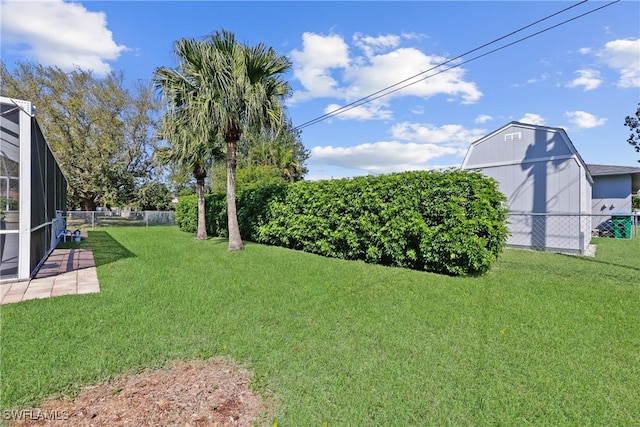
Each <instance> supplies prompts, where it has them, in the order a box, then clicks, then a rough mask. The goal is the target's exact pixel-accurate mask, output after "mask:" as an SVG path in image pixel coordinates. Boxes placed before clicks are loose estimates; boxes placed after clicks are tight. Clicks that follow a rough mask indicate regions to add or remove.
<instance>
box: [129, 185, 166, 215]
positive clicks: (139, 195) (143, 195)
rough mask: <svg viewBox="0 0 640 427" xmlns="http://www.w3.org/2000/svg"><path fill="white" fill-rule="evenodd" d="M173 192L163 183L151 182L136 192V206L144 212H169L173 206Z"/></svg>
mask: <svg viewBox="0 0 640 427" xmlns="http://www.w3.org/2000/svg"><path fill="white" fill-rule="evenodd" d="M171 199H172V196H171V191H169V188H167V186H166V185H165V184H163V183H161V182H158V181H149V182H147V183H145V184H143V185H141V186H140V187H138V188H137V190H136V206H137V207H138V208H140V209H142V210H144V211H151V210H158V211H163V210H167V209H169V208H170V206H171Z"/></svg>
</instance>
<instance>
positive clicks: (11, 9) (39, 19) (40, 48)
mask: <svg viewBox="0 0 640 427" xmlns="http://www.w3.org/2000/svg"><path fill="white" fill-rule="evenodd" d="M1 15H2V16H1V19H2V21H1V22H2V36H3V38H4V40H3V43H6V44H7V45H8V46H9V47H10V49H15V50H18V51H20V52H21V53H22V54H23V55H25V56H27V57H29V58H30V59H32V60H34V61H36V62H39V63H41V64H42V65H47V66H57V67H60V68H61V69H63V70H65V71H71V70H73V69H75V68H82V69H84V70H93V71H94V72H95V73H96V74H106V73H108V72H110V71H111V66H110V65H109V63H108V61H113V60H116V59H117V58H118V57H119V56H120V54H121V53H122V52H124V51H126V50H127V47H126V46H124V45H118V44H117V43H116V42H115V41H114V40H113V34H112V33H111V31H109V30H108V28H107V19H106V16H105V14H104V13H102V12H90V11H88V10H87V9H85V8H84V7H83V6H82V5H81V4H79V3H65V2H63V1H62V0H49V1H37V2H36V1H33V2H30V1H7V0H3V1H2V14H1Z"/></svg>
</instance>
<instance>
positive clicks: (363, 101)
mask: <svg viewBox="0 0 640 427" xmlns="http://www.w3.org/2000/svg"><path fill="white" fill-rule="evenodd" d="M587 1H588V0H583V1H581V2H579V3H576V4H574V5H572V6H569V7H567V8H564V9H562V10H560V11H558V12H555V13H553V14H551V15H548V16H546V17H544V18H542V19H539V20H537V21H535V22H532V23H530V24H528V25H526V26H524V27H521V28H519V29H517V30H515V31H512V32H511V33H509V34H506V35H504V36H501V37H499V38H497V39H494V40H492V41H490V42H488V43H485V44H483V45H482V46H479V47H477V48H474V49H472V50H469V51H467V52H465V53H463V54H460V55H458V56H456V57H454V58H451V59H449V60H447V61H444V62H442V63H440V64H438V65H435V66H433V67H431V68H429V69H428V70H425V71H422V72H420V73H418V74H415V75H413V76H411V77H408V78H406V79H404V80H401V81H399V82H397V83H395V84H393V85H391V86H387V87H386V88H384V89H380V90H378V91H376V92H374V93H372V94H370V95H367V96H365V97H363V98H360V99H358V100H356V101H353V102H351V103H349V104H346V105H344V106H342V107H340V108H337V109H335V110H333V111H330V112H328V113H325V114H323V115H321V116H318V117H316V118H315V119H312V120H309V121H307V122H304V123H302V124H301V125H299V126H296V129H299V130H300V129H303V128H305V127H308V126H311V125H313V124H316V123H318V122H321V121H323V120H326V119H328V118H330V117H333V116H336V115H338V114H342V113H344V112H346V111H349V110H351V109H353V108H356V107H359V106H361V105H363V104H366V103H369V102H371V101H374V100H376V99H379V98H382V97H384V96H387V95H390V94H392V93H394V92H397V91H399V90H401V89H404V88H406V87H408V86H411V85H414V84H416V83H419V82H421V81H424V80H427V79H429V78H431V77H434V76H437V75H438V74H442V73H444V72H446V71H449V70H451V69H453V68H457V67H460V66H462V65H464V64H467V63H469V62H471V61H475V60H476V59H479V58H482V57H484V56H487V55H490V54H492V53H495V52H497V51H500V50H502V49H506V48H507V47H510V46H513V45H514V44H517V43H520V42H523V41H525V40H527V39H530V38H532V37H535V36H537V35H540V34H542V33H544V32H547V31H550V30H552V29H554V28H557V27H560V26H561V25H565V24H567V23H569V22H571V21H575V20H576V19H579V18H582V17H584V16H586V15H589V14H591V13H594V12H596V11H598V10H600V9H604V8H605V7H608V6H611V5H613V4H615V3H618V2H619V1H620V0H614V1H612V2H610V3H607V4H605V5H603V6H600V7H598V8H595V9H592V10H590V11H588V12H585V13H582V14H580V15H577V16H574V17H572V18H570V19H567V20H565V21H562V22H560V23H558V24H555V25H552V26H550V27H547V28H544V29H542V30H540V31H538V32H535V33H533V34H530V35H528V36H526V37H522V38H520V39H518V40H516V41H513V42H511V43H507V44H506V45H503V46H500V47H498V48H495V49H493V50H491V51H489V52H485V53H483V54H481V55H478V56H475V57H473V58H471V59H468V60H466V61H463V62H461V63H458V64H456V65H452V66H451V67H448V68H445V69H444V70H440V71H438V72H436V73H433V74H430V75H428V76H426V77H423V78H421V79H419V80H415V81H413V82H411V83H407V84H405V85H402V84H403V83H406V82H409V81H411V80H414V79H415V78H417V77H419V76H422V75H424V74H426V73H428V72H430V71H433V70H435V69H437V68H439V67H442V66H444V65H447V64H449V63H451V62H453V61H455V60H457V59H460V58H462V57H464V56H467V55H469V54H470V53H473V52H476V51H478V50H480V49H483V48H485V47H487V46H490V45H492V44H494V43H496V42H498V41H500V40H503V39H505V38H507V37H510V36H512V35H514V34H517V33H519V32H521V31H523V30H526V29H527V28H530V27H532V26H534V25H536V24H539V23H540V22H543V21H545V20H547V19H550V18H552V17H554V16H557V15H559V14H561V13H564V12H566V11H568V10H570V9H572V8H574V7H577V6H579V5H581V4H583V3H586V2H587ZM400 85H402V86H400ZM398 86H399V87H398ZM391 89H393V90H391Z"/></svg>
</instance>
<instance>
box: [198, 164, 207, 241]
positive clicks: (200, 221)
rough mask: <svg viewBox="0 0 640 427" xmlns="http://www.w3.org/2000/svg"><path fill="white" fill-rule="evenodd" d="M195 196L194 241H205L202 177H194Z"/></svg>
mask: <svg viewBox="0 0 640 427" xmlns="http://www.w3.org/2000/svg"><path fill="white" fill-rule="evenodd" d="M196 194H197V195H198V231H197V233H196V239H198V240H206V239H207V227H206V220H205V210H204V178H203V177H202V176H198V177H196Z"/></svg>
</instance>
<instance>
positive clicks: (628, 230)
mask: <svg viewBox="0 0 640 427" xmlns="http://www.w3.org/2000/svg"><path fill="white" fill-rule="evenodd" d="M508 223H509V231H510V232H511V235H510V236H509V239H508V240H507V244H508V245H509V246H512V247H522V248H530V249H535V250H545V251H552V252H568V253H581V254H584V253H586V252H588V250H589V244H590V242H591V238H592V237H609V238H614V239H632V238H635V237H637V236H638V227H639V226H640V215H639V214H613V215H591V214H538V213H522V212H510V213H509V216H508Z"/></svg>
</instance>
